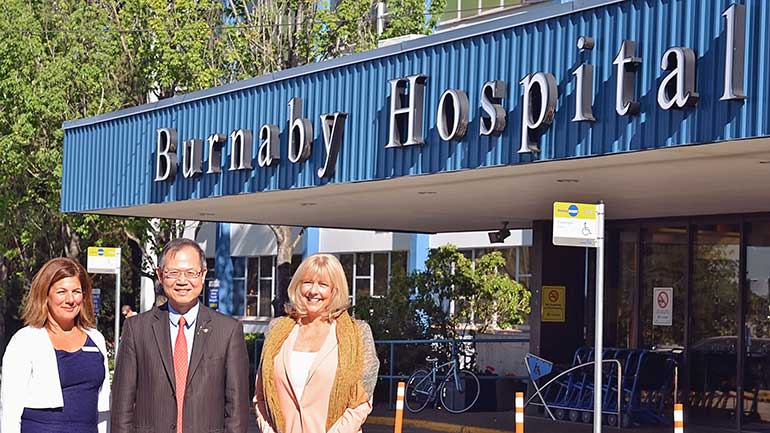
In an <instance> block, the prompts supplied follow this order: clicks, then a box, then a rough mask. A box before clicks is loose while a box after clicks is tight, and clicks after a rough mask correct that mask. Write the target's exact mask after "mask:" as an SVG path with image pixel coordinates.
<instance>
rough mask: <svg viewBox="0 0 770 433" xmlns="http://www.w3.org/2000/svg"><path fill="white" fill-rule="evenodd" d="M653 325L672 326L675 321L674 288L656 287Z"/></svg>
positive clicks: (654, 290)
mask: <svg viewBox="0 0 770 433" xmlns="http://www.w3.org/2000/svg"><path fill="white" fill-rule="evenodd" d="M652 296H653V302H652V306H653V308H652V325H653V326H671V325H673V321H674V306H673V302H671V300H672V298H673V297H674V288H673V287H655V288H653V290H652Z"/></svg>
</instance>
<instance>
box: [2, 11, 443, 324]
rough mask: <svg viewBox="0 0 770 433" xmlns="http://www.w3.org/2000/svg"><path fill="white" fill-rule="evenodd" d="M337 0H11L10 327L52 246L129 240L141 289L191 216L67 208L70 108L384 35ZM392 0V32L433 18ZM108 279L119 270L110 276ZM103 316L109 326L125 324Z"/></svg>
mask: <svg viewBox="0 0 770 433" xmlns="http://www.w3.org/2000/svg"><path fill="white" fill-rule="evenodd" d="M412 2H414V0H408V3H409V4H411V3H412ZM417 4H418V3H416V2H415V5H417ZM420 4H421V3H420ZM329 6H330V5H329V4H328V3H324V2H320V1H314V0H275V1H273V0H254V1H248V0H247V1H232V0H228V1H224V2H222V1H219V0H132V1H129V2H126V1H123V0H94V1H81V0H63V1H62V0H57V1H53V0H33V1H27V0H6V1H4V2H3V8H2V11H0V29H1V30H0V185H2V187H0V297H1V298H2V305H1V306H2V311H3V314H2V315H0V317H2V319H3V320H0V334H2V335H5V337H6V338H7V337H8V336H10V335H11V334H12V332H13V331H14V330H15V328H18V327H19V325H20V324H19V323H18V317H19V314H18V312H19V308H20V303H21V299H22V298H23V296H24V294H25V292H26V290H27V287H29V284H30V281H31V278H32V276H33V275H34V274H35V272H36V271H37V270H38V269H39V268H40V266H41V265H42V264H43V263H44V262H45V261H47V260H48V259H51V258H53V257H58V256H69V257H76V258H80V259H81V260H83V261H84V259H85V257H84V254H83V249H85V247H87V246H98V245H109V246H120V247H124V251H126V253H124V254H123V257H124V262H123V264H124V266H123V269H124V275H123V276H122V281H123V282H124V283H123V291H124V295H126V296H127V301H128V302H129V303H130V300H131V299H133V297H135V296H136V292H137V291H138V290H139V286H140V284H139V278H140V276H142V275H147V273H148V272H147V271H146V270H147V269H151V268H152V266H154V259H153V256H154V254H155V253H157V251H158V250H159V247H160V246H162V245H163V244H164V243H165V242H167V241H168V240H170V239H171V238H173V237H177V236H180V235H181V230H182V229H183V228H184V223H183V222H179V221H158V220H146V219H138V218H115V217H105V216H96V215H73V214H68V215H65V214H62V213H61V212H60V210H59V203H60V201H61V187H62V185H61V180H62V168H61V167H62V158H63V155H62V154H63V137H64V133H63V130H62V127H61V125H62V122H64V121H65V120H69V119H77V118H84V117H90V116H95V115H98V114H101V113H105V112H109V111H113V110H116V109H120V108H125V107H129V106H133V105H137V104H141V103H145V102H147V101H148V94H150V95H153V97H157V98H161V99H162V98H167V97H171V96H174V95H177V94H179V93H184V92H190V91H195V90H199V89H202V88H208V87H212V86H217V85H223V84H227V83H230V82H232V81H235V80H239V79H244V78H249V77H253V76H258V75H264V74H267V73H270V72H274V71H277V70H281V69H286V68H290V67H294V66H299V65H302V64H306V63H311V62H315V61H319V60H324V59H327V58H332V57H336V56H340V55H343V54H346V53H349V52H354V51H363V50H367V49H370V48H373V47H374V46H375V44H376V41H377V35H376V34H375V31H374V29H375V23H374V20H373V16H372V15H371V11H372V10H373V6H374V5H373V3H372V2H371V1H368V0H341V1H338V2H336V3H335V8H333V9H331V8H330V7H329ZM390 6H391V9H392V10H393V11H394V15H393V16H394V17H395V18H394V19H393V20H391V23H390V27H389V28H388V29H387V31H386V33H385V35H384V36H388V37H389V36H396V35H397V33H399V32H405V31H409V32H411V31H412V30H410V29H413V28H420V29H422V30H423V31H424V30H425V29H426V28H427V27H425V26H426V25H428V24H426V21H425V14H424V13H423V12H422V7H423V6H420V12H419V13H416V12H415V14H414V15H413V16H412V15H410V14H411V12H410V13H407V12H406V10H405V9H404V11H403V12H399V11H401V10H402V9H399V8H401V7H402V4H401V3H399V2H393V3H392V4H391V5H390ZM409 11H416V9H409ZM402 21H403V23H402ZM406 22H409V23H411V24H409V25H402V24H404V23H406ZM418 23H419V25H418ZM415 26H416V27H415ZM399 29H402V30H399ZM295 243H296V242H295V241H294V240H292V239H288V238H287V240H286V241H285V245H284V249H285V248H288V252H287V251H283V250H282V251H283V252H282V254H281V257H291V255H292V254H291V251H290V250H291V249H292V246H293V245H294V244H295ZM126 247H127V248H126ZM279 249H281V246H279ZM287 263H288V262H287ZM281 264H282V263H280V262H279V266H281ZM284 268H286V266H284ZM97 284H99V285H101V286H102V288H103V289H104V288H106V287H109V285H110V284H111V283H109V282H107V281H106V280H105V281H102V278H101V277H99V278H98V279H97ZM111 292H112V291H110V290H104V291H103V292H102V293H103V295H104V297H103V306H104V309H103V314H102V315H101V316H100V323H102V324H105V323H109V321H110V320H112V318H113V317H114V316H113V314H114V312H113V311H112V308H113V307H112V305H113V302H112V299H111V296H112V295H110V293H111ZM6 324H7V325H8V326H7V328H8V329H6ZM102 328H103V330H104V331H106V334H107V337H108V339H109V338H110V333H111V326H102Z"/></svg>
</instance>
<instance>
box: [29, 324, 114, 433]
mask: <svg viewBox="0 0 770 433" xmlns="http://www.w3.org/2000/svg"><path fill="white" fill-rule="evenodd" d="M56 362H57V364H58V366H59V381H61V387H62V394H63V397H64V407H57V408H51V409H32V408H24V412H23V413H22V415H21V433H97V428H96V425H97V423H98V401H99V387H100V386H101V385H102V382H103V381H104V374H105V371H104V357H103V355H102V353H101V352H100V351H99V349H98V348H97V347H96V344H94V342H93V341H92V340H91V337H87V338H86V344H85V345H83V348H81V349H80V350H77V351H75V352H67V351H66V350H56Z"/></svg>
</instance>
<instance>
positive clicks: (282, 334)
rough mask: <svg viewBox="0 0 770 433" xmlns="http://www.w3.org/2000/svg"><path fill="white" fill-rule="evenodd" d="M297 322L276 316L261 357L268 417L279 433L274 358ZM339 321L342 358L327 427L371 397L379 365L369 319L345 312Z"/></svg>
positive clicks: (280, 422)
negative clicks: (360, 318)
mask: <svg viewBox="0 0 770 433" xmlns="http://www.w3.org/2000/svg"><path fill="white" fill-rule="evenodd" d="M296 323H297V322H296V321H295V320H294V319H292V318H291V317H280V318H278V319H274V320H273V321H272V322H271V323H270V327H269V328H268V332H267V336H266V338H265V344H264V346H263V347H262V356H261V359H260V377H261V378H262V386H263V389H262V391H263V393H264V396H265V405H266V406H267V412H268V413H267V416H268V417H269V418H270V424H271V425H272V426H273V429H274V430H275V431H276V432H279V433H280V432H283V431H284V427H285V421H284V417H283V414H282V413H281V410H280V406H279V405H278V397H277V392H276V390H275V383H274V371H273V370H274V366H275V357H276V356H277V355H278V352H280V350H281V346H283V343H284V341H286V338H288V336H289V334H290V333H291V331H292V329H293V328H294V325H295V324H296ZM336 323H337V351H338V358H339V361H338V363H337V371H336V373H335V377H334V385H333V386H332V389H330V390H329V412H328V414H327V417H326V429H327V430H328V429H329V428H331V426H332V425H334V423H335V422H336V421H337V420H338V419H339V418H340V417H341V416H342V414H344V413H345V410H346V409H347V408H354V407H357V406H359V405H361V404H363V403H365V402H367V401H369V400H370V399H371V398H372V395H373V393H374V386H375V385H376V383H377V373H378V370H379V366H380V362H379V360H378V359H377V353H376V352H375V350H374V339H373V338H372V331H371V329H370V328H369V325H367V324H366V322H364V321H361V320H358V321H354V320H353V319H352V318H351V317H350V315H349V314H348V313H347V312H346V311H344V312H342V314H340V315H339V316H338V317H337V319H336Z"/></svg>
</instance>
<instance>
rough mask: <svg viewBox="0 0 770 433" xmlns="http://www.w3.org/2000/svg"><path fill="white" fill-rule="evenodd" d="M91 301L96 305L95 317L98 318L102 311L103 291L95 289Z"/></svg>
mask: <svg viewBox="0 0 770 433" xmlns="http://www.w3.org/2000/svg"><path fill="white" fill-rule="evenodd" d="M91 300H92V301H93V303H94V315H96V316H98V315H99V312H100V311H101V310H102V289H97V288H95V287H94V289H93V290H92V291H91Z"/></svg>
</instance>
